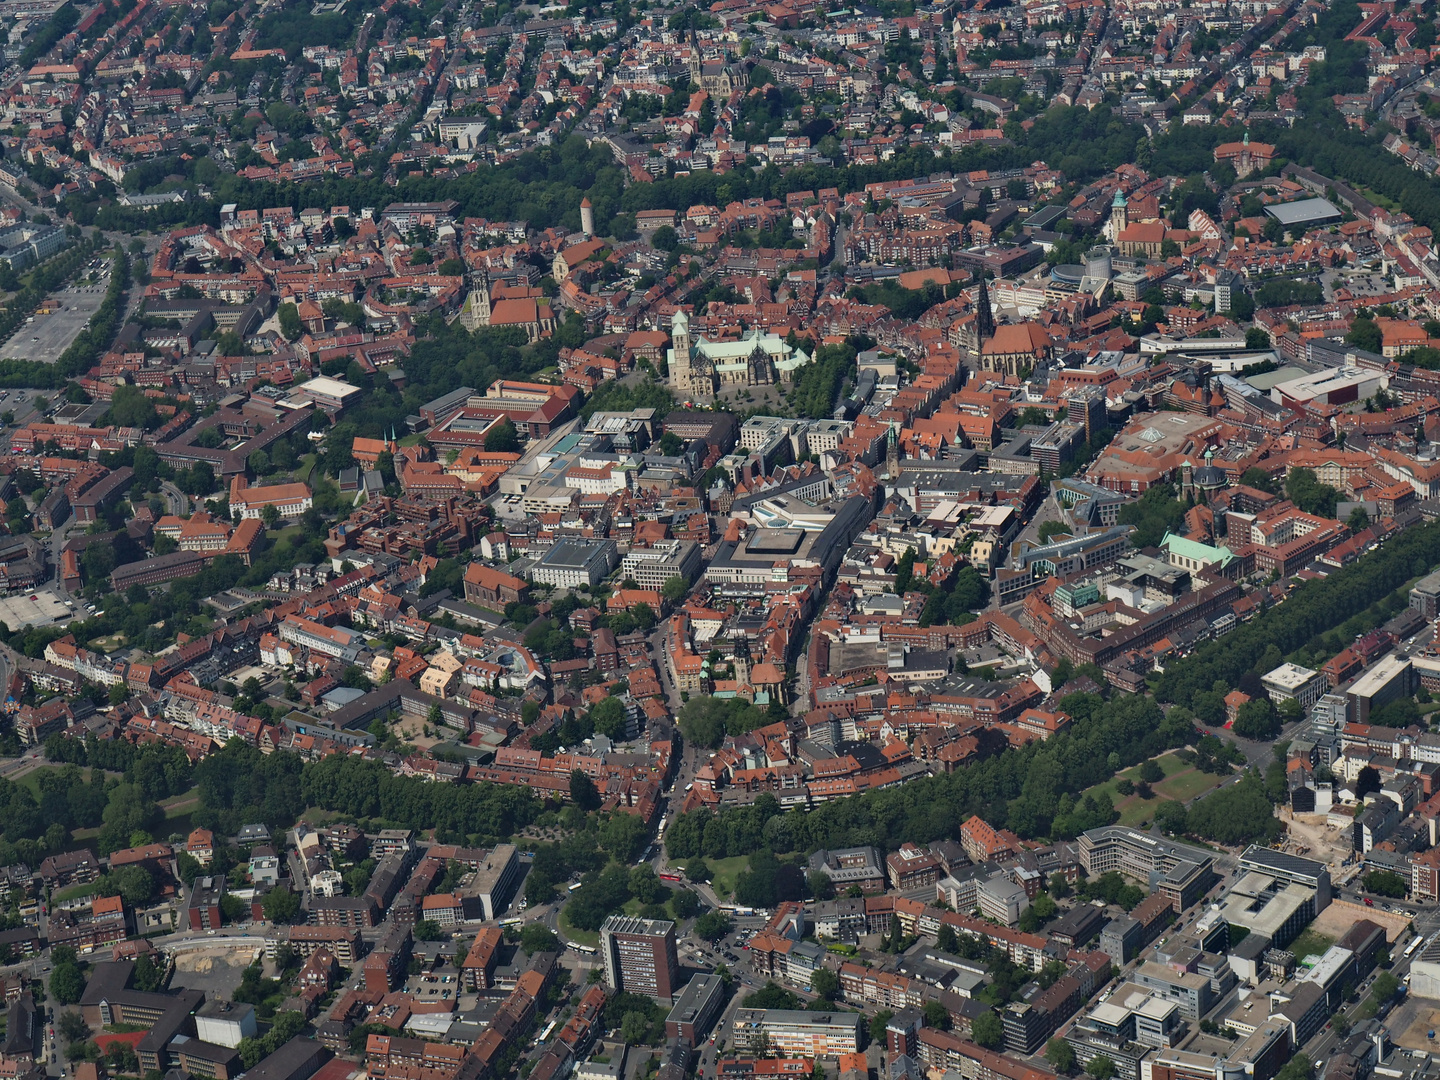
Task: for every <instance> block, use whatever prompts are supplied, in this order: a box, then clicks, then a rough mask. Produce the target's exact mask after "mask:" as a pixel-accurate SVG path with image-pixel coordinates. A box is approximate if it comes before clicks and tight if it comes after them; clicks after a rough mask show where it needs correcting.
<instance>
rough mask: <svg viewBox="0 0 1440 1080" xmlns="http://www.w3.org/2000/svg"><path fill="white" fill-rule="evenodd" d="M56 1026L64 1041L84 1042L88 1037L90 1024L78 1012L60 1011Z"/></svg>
mask: <svg viewBox="0 0 1440 1080" xmlns="http://www.w3.org/2000/svg"><path fill="white" fill-rule="evenodd" d="M56 1026H57V1027H58V1028H59V1029H60V1034H61V1035H62V1036H64V1038H65V1041H66V1042H84V1041H85V1040H86V1039H88V1038H89V1037H90V1025H89V1024H87V1023H86V1022H85V1017H84V1016H83V1015H81V1014H80V1013H78V1012H64V1013H61V1014H60V1020H59V1022H58V1023H57V1024H56Z"/></svg>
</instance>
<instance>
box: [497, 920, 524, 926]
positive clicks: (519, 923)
mask: <svg viewBox="0 0 1440 1080" xmlns="http://www.w3.org/2000/svg"><path fill="white" fill-rule="evenodd" d="M500 925H501V926H524V925H525V920H524V919H501V920H500Z"/></svg>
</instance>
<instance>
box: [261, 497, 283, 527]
mask: <svg viewBox="0 0 1440 1080" xmlns="http://www.w3.org/2000/svg"><path fill="white" fill-rule="evenodd" d="M260 520H261V521H262V522H263V523H264V524H265V528H267V529H274V528H275V526H277V525H279V524H280V508H279V507H278V506H276V505H275V504H274V503H266V504H265V505H264V506H263V507H261V509H260Z"/></svg>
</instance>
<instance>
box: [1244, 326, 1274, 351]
mask: <svg viewBox="0 0 1440 1080" xmlns="http://www.w3.org/2000/svg"><path fill="white" fill-rule="evenodd" d="M1245 347H1246V348H1247V349H1268V348H1270V334H1269V332H1268V331H1266V329H1265V328H1264V327H1263V326H1252V327H1250V329H1248V330H1246V331H1245Z"/></svg>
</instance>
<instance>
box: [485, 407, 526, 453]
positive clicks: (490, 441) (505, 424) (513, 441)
mask: <svg viewBox="0 0 1440 1080" xmlns="http://www.w3.org/2000/svg"><path fill="white" fill-rule="evenodd" d="M485 452H486V453H487V454H517V453H519V452H520V433H519V432H518V431H516V430H515V425H514V424H513V423H512V422H511V420H510V418H509V417H508V416H506V417H501V418H500V420H499V422H498V423H496V424H495V425H494V426H492V427H491V428H490V430H489V431H487V432H486V433H485Z"/></svg>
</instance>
